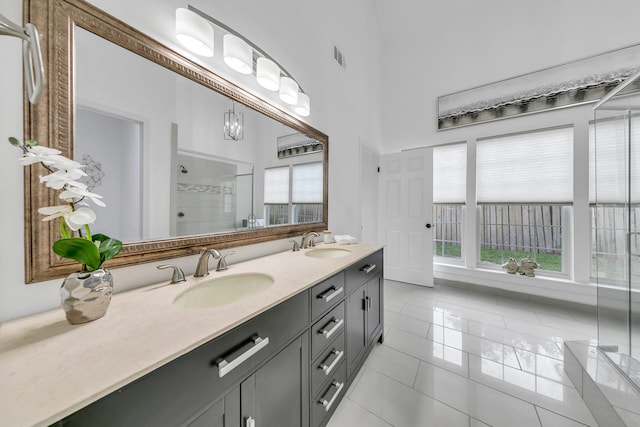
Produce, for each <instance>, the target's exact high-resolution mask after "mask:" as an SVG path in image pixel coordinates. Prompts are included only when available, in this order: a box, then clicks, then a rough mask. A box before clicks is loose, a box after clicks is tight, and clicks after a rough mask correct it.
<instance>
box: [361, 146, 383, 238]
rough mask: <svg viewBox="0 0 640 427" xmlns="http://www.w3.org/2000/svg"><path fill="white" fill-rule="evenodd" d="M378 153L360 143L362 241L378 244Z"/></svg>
mask: <svg viewBox="0 0 640 427" xmlns="http://www.w3.org/2000/svg"><path fill="white" fill-rule="evenodd" d="M378 165H379V160H378V155H377V154H376V153H374V152H373V151H371V150H370V149H368V148H367V147H366V146H365V145H364V144H362V143H360V220H361V225H360V241H362V242H365V243H369V244H372V245H376V244H378V234H379V233H378Z"/></svg>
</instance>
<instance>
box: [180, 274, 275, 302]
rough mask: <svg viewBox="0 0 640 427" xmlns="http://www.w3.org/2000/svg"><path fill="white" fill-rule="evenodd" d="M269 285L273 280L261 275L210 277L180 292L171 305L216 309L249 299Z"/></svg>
mask: <svg viewBox="0 0 640 427" xmlns="http://www.w3.org/2000/svg"><path fill="white" fill-rule="evenodd" d="M271 285H273V278H272V277H271V276H268V275H266V274H262V273H242V274H232V275H230V276H224V277H212V278H211V279H208V280H205V281H203V282H201V283H199V284H197V285H195V286H193V287H191V288H189V289H187V290H186V291H184V292H182V293H181V294H180V295H178V296H177V297H176V299H174V300H173V303H174V304H175V305H177V306H179V307H183V308H208V307H218V306H221V305H225V304H230V303H232V302H236V301H240V300H243V299H245V298H249V297H251V296H253V295H256V294H258V293H260V292H262V291H264V290H266V289H268V288H269V287H271Z"/></svg>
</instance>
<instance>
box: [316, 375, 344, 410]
mask: <svg viewBox="0 0 640 427" xmlns="http://www.w3.org/2000/svg"><path fill="white" fill-rule="evenodd" d="M332 387H336V388H337V389H336V392H335V393H334V394H333V396H332V397H331V399H329V400H327V399H325V398H324V397H325V396H326V394H325V396H322V399H320V404H321V405H322V406H323V407H324V410H325V411H327V412H329V409H331V405H333V402H335V401H336V399H337V398H338V396H339V395H340V392H341V391H342V387H344V383H339V382H338V381H333V382H332V383H331V387H329V390H330V389H331V388H332ZM329 390H327V392H328V391H329Z"/></svg>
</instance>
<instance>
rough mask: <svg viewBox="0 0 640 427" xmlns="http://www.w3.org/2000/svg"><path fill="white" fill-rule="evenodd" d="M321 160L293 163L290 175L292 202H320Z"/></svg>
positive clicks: (321, 193) (321, 182)
mask: <svg viewBox="0 0 640 427" xmlns="http://www.w3.org/2000/svg"><path fill="white" fill-rule="evenodd" d="M322 172H323V165H322V162H317V163H307V164H303V165H294V166H293V167H292V177H291V180H292V182H291V201H292V202H293V203H322V195H323V192H322V184H323V180H322V176H323V174H322Z"/></svg>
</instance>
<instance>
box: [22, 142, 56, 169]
mask: <svg viewBox="0 0 640 427" xmlns="http://www.w3.org/2000/svg"><path fill="white" fill-rule="evenodd" d="M60 153H62V151H60V150H56V149H54V148H49V147H41V146H39V145H36V146H35V147H31V148H29V152H27V153H25V155H24V156H22V157H20V158H19V159H18V161H19V162H20V163H22V165H23V166H28V165H32V164H34V163H40V162H42V163H45V162H46V161H47V160H49V159H50V158H51V156H56V155H58V154H60Z"/></svg>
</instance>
